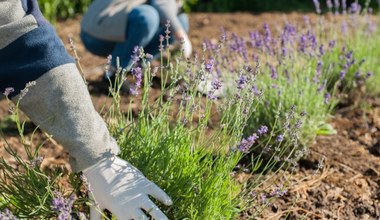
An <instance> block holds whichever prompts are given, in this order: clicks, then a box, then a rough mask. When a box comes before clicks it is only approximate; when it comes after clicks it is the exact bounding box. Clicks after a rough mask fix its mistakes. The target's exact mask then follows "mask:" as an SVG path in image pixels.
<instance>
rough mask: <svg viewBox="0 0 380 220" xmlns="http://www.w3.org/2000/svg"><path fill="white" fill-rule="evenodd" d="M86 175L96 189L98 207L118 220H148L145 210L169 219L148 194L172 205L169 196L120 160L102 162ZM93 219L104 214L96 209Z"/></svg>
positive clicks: (90, 169)
mask: <svg viewBox="0 0 380 220" xmlns="http://www.w3.org/2000/svg"><path fill="white" fill-rule="evenodd" d="M83 174H84V175H85V176H86V177H87V180H88V182H89V183H90V185H91V187H92V189H93V196H94V197H95V198H94V199H95V201H96V202H97V204H98V205H99V208H100V209H101V210H103V209H108V210H109V211H110V212H112V213H113V214H114V215H115V216H116V218H117V219H118V220H124V219H134V220H140V219H148V217H147V215H145V214H144V212H143V211H142V210H145V212H146V213H149V215H151V217H153V218H154V219H168V218H167V217H166V216H165V214H164V213H162V211H161V210H160V209H159V208H158V207H157V206H156V205H155V204H154V203H153V202H152V201H151V200H150V199H149V197H148V195H150V196H152V197H154V198H156V199H157V200H159V201H160V202H162V203H163V204H165V205H171V204H172V200H171V199H170V198H169V196H168V195H167V194H166V193H165V192H164V191H163V190H162V189H160V188H159V187H158V186H157V185H156V184H154V183H153V182H151V181H149V180H148V179H147V178H146V177H145V176H144V175H143V174H142V173H141V172H140V171H139V170H137V169H136V168H135V167H133V166H132V165H131V164H129V163H128V162H126V161H124V160H122V159H120V158H119V157H116V156H113V157H111V158H106V159H103V160H101V161H100V162H98V163H97V164H95V165H93V166H91V167H89V168H87V169H85V170H84V171H83ZM90 219H91V220H100V219H101V213H99V211H98V210H97V209H96V208H95V207H92V208H91V210H90Z"/></svg>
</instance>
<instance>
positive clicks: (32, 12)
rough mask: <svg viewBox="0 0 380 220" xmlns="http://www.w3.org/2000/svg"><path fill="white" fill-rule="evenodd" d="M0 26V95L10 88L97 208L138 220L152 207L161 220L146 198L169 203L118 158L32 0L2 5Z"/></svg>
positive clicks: (13, 0) (70, 64)
mask: <svg viewBox="0 0 380 220" xmlns="http://www.w3.org/2000/svg"><path fill="white" fill-rule="evenodd" d="M0 22H1V24H2V25H0V82H1V83H0V86H1V87H0V89H1V91H2V92H3V91H5V90H6V88H10V87H12V88H13V89H14V92H13V93H12V94H10V95H9V97H10V98H11V99H12V101H14V102H16V103H18V105H19V107H20V109H21V110H22V111H23V112H24V113H25V114H26V115H27V116H28V117H29V118H30V119H31V120H32V121H33V122H34V123H35V124H36V125H38V126H39V127H40V128H41V129H42V130H44V131H45V132H47V133H48V134H50V135H52V137H53V138H54V139H55V140H57V141H58V142H59V143H60V144H62V145H63V147H64V148H65V149H66V150H67V151H68V152H69V154H70V164H71V165H72V168H73V170H74V171H76V172H78V171H83V173H84V174H85V176H86V177H87V178H88V180H89V182H90V184H91V185H92V188H93V190H94V197H95V198H94V199H95V200H96V201H97V202H98V204H99V206H100V208H101V209H104V208H107V209H108V210H110V211H111V212H112V213H113V214H115V216H116V217H117V218H118V219H125V218H136V219H137V218H141V217H145V214H144V213H143V212H142V210H141V209H145V210H146V209H148V208H149V210H146V211H147V212H149V211H150V210H153V211H152V212H151V213H150V214H151V215H152V217H154V218H158V219H165V218H166V217H165V215H164V214H163V213H162V212H161V211H160V210H159V209H158V208H157V207H156V206H155V205H154V203H153V202H152V201H151V200H150V199H149V197H148V195H151V196H153V197H155V198H157V199H158V200H160V201H162V202H163V203H164V204H166V205H170V204H171V200H170V198H169V197H168V196H167V195H166V194H165V193H164V192H163V191H162V190H161V189H160V188H159V187H157V186H156V185H155V184H154V183H152V182H151V181H149V180H148V179H146V178H145V177H144V175H143V174H142V173H141V172H139V171H138V170H137V169H136V168H134V167H133V166H132V165H130V164H129V163H127V162H126V161H124V160H122V159H120V158H119V157H117V156H116V155H117V154H118V153H119V146H118V145H117V143H116V141H115V140H114V138H113V137H112V136H111V135H110V133H109V131H108V129H107V126H106V123H105V122H104V120H103V119H102V118H101V117H100V115H99V114H98V112H97V111H96V110H95V108H94V106H93V104H92V101H91V97H90V94H89V92H88V90H87V87H86V86H85V84H84V81H83V79H82V77H81V75H80V73H79V71H78V69H77V67H76V65H75V63H74V60H73V59H72V57H71V56H70V55H69V54H68V53H67V51H66V50H65V47H64V45H63V43H62V42H61V40H60V39H59V37H58V36H57V34H56V32H55V30H54V28H53V27H52V26H51V25H50V24H49V23H48V22H47V21H46V20H45V19H44V18H43V16H42V14H41V12H40V10H39V8H38V3H37V0H22V1H20V0H8V1H0ZM28 82H33V83H28ZM27 83H28V86H27V87H26V88H24V87H25V85H26V84H27ZM91 217H92V219H100V213H98V212H96V211H95V209H91Z"/></svg>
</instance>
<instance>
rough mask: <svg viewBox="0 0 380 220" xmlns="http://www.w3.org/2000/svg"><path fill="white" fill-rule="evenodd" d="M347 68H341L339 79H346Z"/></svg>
mask: <svg viewBox="0 0 380 220" xmlns="http://www.w3.org/2000/svg"><path fill="white" fill-rule="evenodd" d="M346 73H347V72H346V70H341V71H340V73H339V79H340V80H342V79H344V77H345V76H346Z"/></svg>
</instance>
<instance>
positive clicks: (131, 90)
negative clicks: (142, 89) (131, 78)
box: [129, 85, 139, 96]
mask: <svg viewBox="0 0 380 220" xmlns="http://www.w3.org/2000/svg"><path fill="white" fill-rule="evenodd" d="M129 92H130V93H131V94H132V95H133V96H137V95H138V94H139V92H138V91H137V88H136V86H133V85H132V86H131V87H130V88H129Z"/></svg>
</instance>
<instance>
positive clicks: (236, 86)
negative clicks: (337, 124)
mask: <svg viewBox="0 0 380 220" xmlns="http://www.w3.org/2000/svg"><path fill="white" fill-rule="evenodd" d="M354 6H355V7H357V6H356V5H354ZM350 11H351V12H353V13H351V14H349V15H347V16H344V17H342V16H331V15H330V16H329V17H323V16H321V17H319V18H318V20H317V21H316V23H314V24H312V21H310V19H309V18H308V17H305V21H304V24H303V25H298V26H295V25H292V24H291V23H286V24H285V25H284V27H283V29H282V30H281V31H280V33H277V34H273V33H272V32H271V29H270V27H269V26H268V25H267V24H264V27H263V30H256V31H250V32H249V35H248V36H246V37H241V36H237V35H236V34H234V33H232V34H230V36H227V33H226V32H225V31H224V30H222V36H221V39H222V41H223V43H222V44H216V43H212V42H211V41H207V40H206V42H205V51H206V52H207V53H208V61H207V62H206V63H208V64H210V63H212V64H213V71H212V72H210V73H209V75H208V76H206V77H204V78H208V79H209V83H208V84H210V85H211V84H214V83H215V81H218V82H220V83H221V85H222V87H223V86H225V87H226V88H227V89H226V88H225V89H224V93H225V95H226V96H227V97H228V98H227V99H225V101H226V102H228V101H229V100H233V99H240V98H241V96H240V94H239V91H240V90H241V89H242V88H243V87H249V89H250V90H251V94H250V96H249V97H248V98H247V97H246V99H247V100H250V99H252V98H253V97H257V96H259V97H260V99H259V100H260V102H261V104H260V105H256V106H255V108H254V109H251V110H246V111H245V112H244V113H245V114H249V115H250V119H249V121H248V123H247V124H246V126H245V132H244V133H245V136H249V135H252V133H253V132H255V131H256V130H257V129H258V128H259V127H260V126H262V125H267V126H269V127H270V130H272V131H274V132H275V133H276V136H277V138H276V139H274V140H273V141H279V140H281V141H282V142H283V143H288V142H289V141H291V142H293V144H294V145H297V146H300V147H301V148H302V147H307V145H308V144H309V143H310V142H311V141H312V140H313V139H314V137H315V136H316V135H318V134H325V133H331V132H333V130H331V127H330V126H329V125H328V124H327V123H326V122H327V119H328V116H329V115H330V114H331V113H332V111H333V109H334V108H335V107H336V105H337V104H338V103H339V102H340V101H342V98H343V97H345V96H346V95H348V94H350V93H355V92H359V91H358V90H357V89H356V88H357V87H362V86H365V85H367V87H369V88H370V90H372V92H373V93H376V92H378V90H376V88H377V87H374V86H371V85H373V84H375V83H376V82H378V80H376V79H378V77H375V79H373V80H367V79H368V78H369V77H372V78H374V77H373V72H372V71H373V70H371V69H375V70H377V69H378V68H379V67H378V65H376V61H375V59H376V57H378V53H379V52H380V50H379V49H376V47H373V46H374V45H373V44H371V43H374V44H375V45H376V44H379V38H378V37H377V36H378V30H377V26H378V23H377V20H376V18H375V17H373V16H371V15H370V14H368V13H366V14H365V15H363V16H362V15H359V12H358V11H357V9H353V8H351V9H350ZM314 22H315V21H314ZM348 24H350V25H348ZM272 28H273V27H272ZM364 39H370V40H369V41H370V42H371V43H370V44H368V42H366V41H364ZM376 42H377V43H376ZM243 66H245V68H248V69H250V72H248V73H247V72H244V71H242V69H244V68H243ZM377 75H378V74H377ZM231 81H235V82H236V83H231ZM250 81H255V82H256V83H255V84H253V85H252V84H250V83H249V82H250ZM205 84H207V83H205ZM207 87H211V86H207V85H205V86H204V91H206V90H210V89H209V88H207ZM222 102H223V100H222ZM292 106H293V107H294V108H296V109H297V110H298V114H302V115H306V116H305V120H304V125H303V127H302V129H301V131H300V134H299V136H297V137H296V138H295V139H294V137H287V135H286V134H285V133H286V132H287V130H288V129H289V127H290V125H289V123H288V122H287V120H285V121H279V122H278V123H274V122H275V121H276V120H277V118H278V115H277V114H276V112H278V111H279V112H280V116H282V117H280V118H285V119H287V118H288V117H289V116H288V115H286V113H285V112H286V111H284V109H290V108H291V107H292ZM300 125H301V121H298V122H297V123H296V125H295V126H297V127H299V126H300ZM266 148H268V147H266ZM256 150H257V149H255V150H254V151H255V153H258V152H257V151H256ZM260 150H263V149H262V147H261V148H260V149H259V151H260ZM265 151H267V152H268V153H269V156H270V155H271V154H273V152H274V149H273V148H270V147H269V148H268V149H265ZM298 155H299V156H302V155H304V154H303V153H298ZM299 156H297V158H299Z"/></svg>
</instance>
